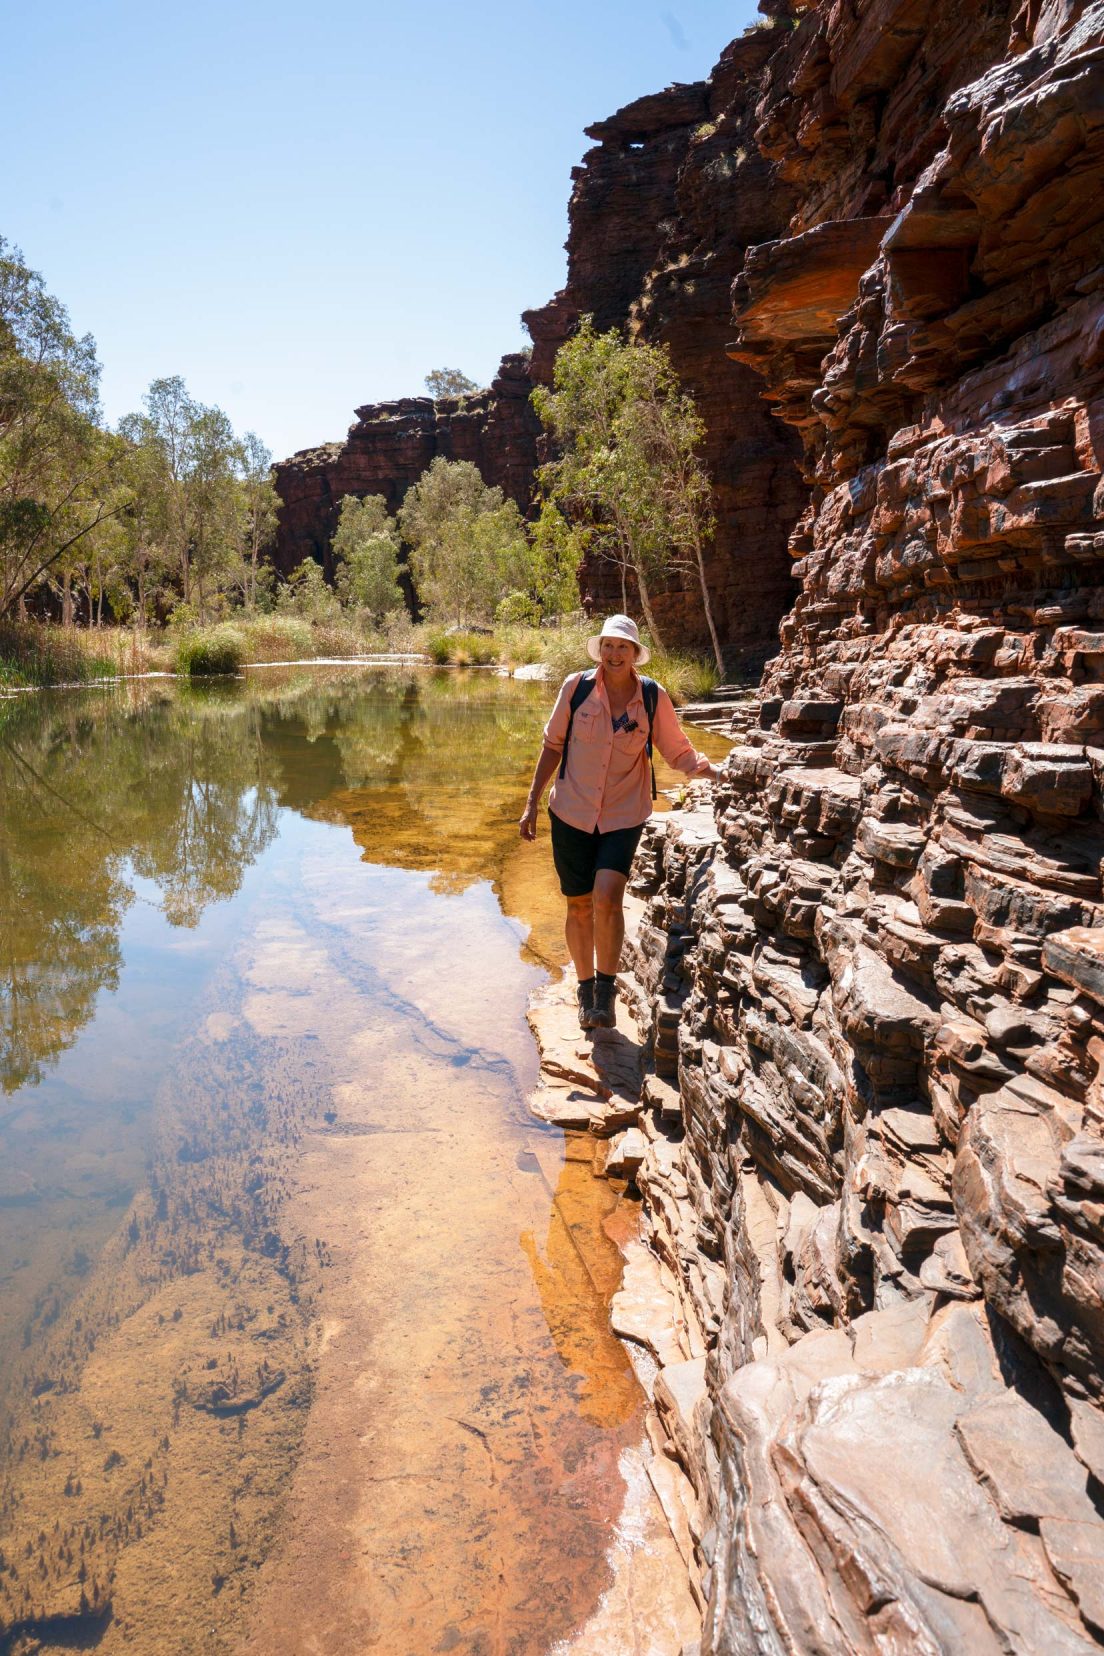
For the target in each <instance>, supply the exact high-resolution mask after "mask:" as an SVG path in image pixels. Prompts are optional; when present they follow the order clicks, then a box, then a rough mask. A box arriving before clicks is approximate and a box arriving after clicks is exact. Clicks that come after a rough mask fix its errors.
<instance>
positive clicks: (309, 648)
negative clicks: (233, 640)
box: [235, 615, 316, 661]
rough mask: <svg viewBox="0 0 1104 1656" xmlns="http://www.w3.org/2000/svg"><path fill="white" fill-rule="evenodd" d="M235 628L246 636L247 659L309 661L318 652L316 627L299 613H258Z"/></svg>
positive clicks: (244, 637)
mask: <svg viewBox="0 0 1104 1656" xmlns="http://www.w3.org/2000/svg"><path fill="white" fill-rule="evenodd" d="M235 630H236V631H237V632H239V633H240V634H241V636H242V638H243V639H244V640H245V659H246V661H309V659H310V658H311V656H313V655H314V654H315V653H316V652H315V635H314V629H313V628H312V627H311V624H310V622H309V621H304V620H303V619H302V618H301V617H300V616H297V615H257V616H254V617H253V618H252V619H250V620H244V621H241V622H239V623H238V624H237V626H236V629H235Z"/></svg>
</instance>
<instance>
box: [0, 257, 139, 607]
mask: <svg viewBox="0 0 1104 1656" xmlns="http://www.w3.org/2000/svg"><path fill="white" fill-rule="evenodd" d="M99 377H100V368H99V363H98V362H97V360H96V347H95V343H94V341H93V340H92V338H91V336H90V335H88V334H85V335H84V336H83V337H82V338H78V337H77V336H76V335H75V334H74V333H73V330H72V328H71V326H70V323H69V316H68V313H67V311H66V309H65V307H64V305H62V304H61V303H60V302H59V301H58V300H57V299H55V298H54V297H53V295H52V294H50V293H48V292H47V291H46V287H45V284H44V282H43V280H42V277H41V276H40V275H39V274H38V273H37V272H36V271H33V270H31V269H29V268H28V266H27V264H26V263H25V261H24V259H23V256H22V254H21V253H20V252H19V250H18V248H15V247H12V246H11V245H10V244H9V243H7V242H6V241H4V239H3V238H2V237H0V618H2V617H4V616H7V615H11V614H13V613H19V612H21V611H22V609H23V606H24V604H25V601H26V599H27V598H28V596H29V595H30V594H31V593H32V592H33V591H34V590H35V589H36V588H37V587H38V586H39V585H40V584H41V583H42V582H43V581H44V580H45V579H46V578H47V577H48V576H50V575H51V574H53V573H55V572H56V573H59V574H64V570H65V567H66V560H67V559H71V557H72V555H73V554H74V551H75V549H76V548H77V547H78V546H79V544H80V542H81V541H83V540H84V539H85V537H86V536H88V535H89V534H91V533H92V531H93V530H94V529H95V528H96V527H97V525H98V524H100V523H101V522H103V520H104V519H105V517H107V516H109V515H111V514H112V513H113V512H114V511H116V510H118V501H117V499H116V498H115V495H114V486H113V479H114V473H115V472H116V470H117V467H118V465H119V462H120V458H121V449H120V445H119V443H118V441H117V439H115V438H113V437H112V436H111V435H110V434H109V433H108V432H106V431H105V430H104V429H103V427H102V426H101V424H100V408H99Z"/></svg>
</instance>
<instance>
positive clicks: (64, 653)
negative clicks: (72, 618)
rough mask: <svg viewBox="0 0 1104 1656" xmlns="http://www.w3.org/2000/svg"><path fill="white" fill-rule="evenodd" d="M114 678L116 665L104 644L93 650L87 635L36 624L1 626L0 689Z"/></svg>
mask: <svg viewBox="0 0 1104 1656" xmlns="http://www.w3.org/2000/svg"><path fill="white" fill-rule="evenodd" d="M115 674H116V664H115V662H114V660H113V659H112V657H111V655H110V654H108V653H105V651H104V649H103V647H102V641H101V640H98V639H97V640H96V646H95V647H90V645H89V643H88V641H87V635H85V634H83V633H80V632H78V631H77V629H76V628H61V629H59V628H56V627H45V626H39V625H38V624H36V623H35V622H23V623H20V624H17V625H13V624H10V623H9V624H7V625H4V626H0V686H5V687H8V688H13V689H14V688H16V687H23V686H29V685H37V686H43V687H45V686H47V685H51V684H91V683H94V682H95V681H96V680H97V679H107V678H114V677H115Z"/></svg>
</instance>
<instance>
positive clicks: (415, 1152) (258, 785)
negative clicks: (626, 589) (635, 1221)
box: [0, 669, 642, 1656]
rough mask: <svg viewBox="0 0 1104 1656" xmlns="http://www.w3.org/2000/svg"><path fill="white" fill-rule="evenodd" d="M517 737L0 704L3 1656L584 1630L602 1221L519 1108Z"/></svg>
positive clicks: (510, 689) (584, 1182)
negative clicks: (9, 1654) (7, 1654)
mask: <svg viewBox="0 0 1104 1656" xmlns="http://www.w3.org/2000/svg"><path fill="white" fill-rule="evenodd" d="M548 702H549V693H548V690H547V689H546V688H545V687H543V686H539V685H524V684H517V683H514V682H512V681H509V680H501V679H498V678H495V677H493V676H492V675H490V674H470V675H460V674H456V673H443V672H442V673H434V672H430V671H425V670H422V671H399V672H396V671H372V672H364V671H358V672H355V673H354V672H351V671H347V670H340V669H337V670H333V669H331V670H326V669H299V670H290V671H279V672H277V671H274V670H269V671H263V672H262V671H258V672H255V673H253V674H252V675H251V676H250V677H249V678H248V679H247V680H246V681H244V682H242V681H239V682H237V683H234V684H228V685H223V686H219V687H211V688H208V689H203V690H197V689H189V688H188V687H186V686H179V687H178V686H175V685H172V686H169V685H157V684H150V683H145V684H136V685H133V686H130V687H127V688H123V689H115V690H108V691H98V692H81V693H76V692H69V693H64V694H63V693H58V694H54V695H40V696H36V697H26V698H18V699H14V700H10V701H6V702H0V1152H2V1154H0V1456H2V1464H0V1628H2V1630H3V1632H2V1634H0V1643H2V1644H3V1648H6V1649H11V1650H13V1651H18V1650H20V1648H26V1649H30V1648H33V1649H36V1650H38V1649H41V1650H43V1651H53V1650H55V1649H56V1650H59V1651H60V1650H62V1649H71V1648H73V1645H74V1643H78V1644H79V1645H80V1647H81V1648H96V1649H98V1650H101V1651H103V1652H104V1653H108V1652H114V1651H127V1652H135V1653H137V1652H150V1653H154V1652H156V1653H157V1656H171V1653H176V1652H192V1651H200V1650H202V1651H204V1652H212V1653H215V1652H230V1651H250V1652H255V1653H258V1656H260V1653H267V1652H272V1651H276V1650H281V1651H288V1652H309V1651H319V1652H323V1651H324V1652H327V1653H329V1656H343V1653H344V1652H360V1651H365V1650H370V1649H377V1650H380V1651H383V1652H387V1653H389V1656H391V1653H394V1656H404V1653H408V1652H409V1653H415V1652H417V1653H419V1656H420V1653H421V1652H428V1651H436V1650H441V1651H445V1650H461V1651H472V1652H477V1651H478V1652H482V1651H486V1652H517V1653H520V1652H530V1651H531V1652H537V1651H544V1650H547V1649H548V1648H549V1647H550V1646H551V1645H552V1644H553V1643H554V1642H555V1641H556V1640H558V1639H562V1638H566V1637H568V1636H569V1635H570V1634H571V1631H572V1629H573V1628H575V1627H577V1626H579V1625H580V1624H581V1623H582V1622H583V1621H585V1619H586V1617H587V1616H588V1614H589V1613H590V1611H591V1610H592V1609H593V1607H594V1605H595V1603H596V1602H597V1601H598V1599H599V1598H600V1596H601V1594H602V1592H603V1589H604V1588H605V1586H606V1584H607V1580H608V1573H609V1566H608V1564H607V1561H606V1552H607V1545H608V1541H609V1536H610V1533H611V1530H612V1527H613V1525H614V1524H615V1522H616V1519H617V1515H618V1513H619V1511H620V1508H621V1504H622V1499H623V1494H624V1483H623V1478H622V1475H621V1471H620V1466H621V1464H622V1452H623V1451H624V1450H625V1448H626V1446H627V1445H630V1444H632V1443H633V1442H635V1441H636V1440H637V1439H639V1437H640V1431H641V1404H642V1398H641V1395H640V1392H639V1389H638V1387H637V1384H636V1381H635V1379H634V1377H633V1374H632V1372H631V1369H630V1367H629V1364H628V1362H627V1360H626V1357H625V1354H624V1352H623V1350H622V1348H621V1346H620V1345H619V1344H618V1343H617V1342H616V1341H615V1340H614V1339H613V1338H612V1336H611V1335H610V1333H609V1332H608V1300H609V1296H610V1294H611V1293H612V1291H613V1290H614V1288H615V1287H616V1284H617V1279H618V1276H619V1255H618V1252H617V1248H616V1246H615V1239H616V1238H617V1237H618V1236H619V1235H624V1234H625V1233H626V1231H627V1230H628V1228H629V1227H630V1226H631V1223H632V1213H631V1210H628V1209H627V1205H626V1204H625V1202H624V1201H621V1202H619V1201H618V1198H617V1196H616V1195H615V1194H614V1192H613V1191H612V1190H611V1188H610V1187H609V1186H608V1185H607V1184H605V1183H603V1182H602V1181H599V1180H597V1179H595V1178H594V1177H593V1176H592V1173H591V1167H590V1156H589V1151H588V1149H587V1144H586V1140H585V1139H570V1138H565V1136H564V1135H563V1134H562V1133H560V1132H559V1131H556V1130H548V1129H542V1128H541V1127H539V1126H538V1125H537V1124H536V1123H534V1122H533V1121H532V1120H530V1119H529V1117H528V1115H527V1113H526V1108H525V1099H526V1095H527V1092H528V1091H529V1089H530V1088H531V1087H532V1085H533V1083H534V1081H535V1079H536V1057H535V1051H534V1047H533V1043H532V1040H531V1037H530V1035H529V1032H528V1030H527V1027H526V1024H525V1020H524V1009H525V1003H526V999H527V996H528V995H529V993H530V992H531V990H532V989H533V988H534V987H535V986H536V985H538V984H539V983H540V982H541V981H543V979H544V978H545V977H546V976H547V974H548V972H549V971H553V970H556V969H558V966H559V963H560V961H561V959H562V943H561V937H560V925H561V912H560V899H559V896H558V893H557V891H556V889H555V885H554V878H553V875H552V871H551V866H550V859H549V857H548V848H547V841H546V839H542V842H540V843H538V846H537V847H536V848H533V847H529V846H525V845H523V844H521V843H520V841H519V839H518V836H517V827H516V823H517V818H518V816H519V814H520V811H521V807H522V802H523V799H524V795H525V791H526V788H527V785H528V778H529V774H530V772H531V768H532V764H533V759H534V756H535V752H536V748H537V746H538V745H539V733H540V728H541V725H542V723H543V720H544V718H545V716H546V712H547V706H548Z"/></svg>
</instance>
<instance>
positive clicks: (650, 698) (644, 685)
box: [640, 674, 659, 799]
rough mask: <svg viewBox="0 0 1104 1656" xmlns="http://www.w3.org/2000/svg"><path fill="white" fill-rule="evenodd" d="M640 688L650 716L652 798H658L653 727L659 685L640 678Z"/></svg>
mask: <svg viewBox="0 0 1104 1656" xmlns="http://www.w3.org/2000/svg"><path fill="white" fill-rule="evenodd" d="M640 688H641V689H642V690H643V692H644V711H645V713H647V715H648V763H649V764H650V765H651V767H652V798H653V799H654V798H655V797H656V779H655V761H654V759H653V758H652V725H653V724H654V723H655V715H656V708H657V707H658V706H659V685H658V684H657V683H656V681H655V679H654V678H645V677H644V675H643V674H641V676H640Z"/></svg>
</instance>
